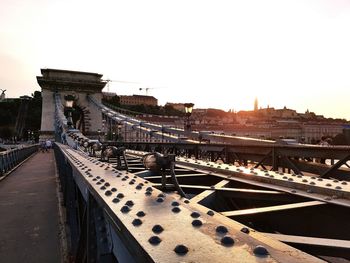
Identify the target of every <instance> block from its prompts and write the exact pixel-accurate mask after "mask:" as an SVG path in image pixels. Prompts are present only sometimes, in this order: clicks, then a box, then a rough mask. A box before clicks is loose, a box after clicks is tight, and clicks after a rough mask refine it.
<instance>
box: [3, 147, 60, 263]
mask: <svg viewBox="0 0 350 263" xmlns="http://www.w3.org/2000/svg"><path fill="white" fill-rule="evenodd" d="M57 202H58V201H57V196H56V177H55V158H54V154H53V150H51V152H49V153H42V152H38V153H36V154H35V155H34V156H32V157H31V158H30V159H29V160H28V161H26V162H25V163H24V164H23V165H22V166H21V167H19V168H18V169H17V170H15V171H14V172H13V173H12V174H10V175H9V176H8V177H7V178H6V179H5V180H3V181H1V182H0V261H1V262H11V263H12V262H21V263H22V262H61V259H60V243H59V216H58V204H57Z"/></svg>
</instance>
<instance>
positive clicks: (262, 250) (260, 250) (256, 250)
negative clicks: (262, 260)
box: [253, 245, 269, 257]
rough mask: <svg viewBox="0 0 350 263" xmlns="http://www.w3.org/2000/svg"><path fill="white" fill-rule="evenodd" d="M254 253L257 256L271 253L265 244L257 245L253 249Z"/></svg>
mask: <svg viewBox="0 0 350 263" xmlns="http://www.w3.org/2000/svg"><path fill="white" fill-rule="evenodd" d="M253 252H254V254H255V255H256V256H260V257H265V256H267V255H268V254H269V252H268V251H267V249H266V248H265V247H263V246H260V245H259V246H256V247H255V248H254V250H253Z"/></svg>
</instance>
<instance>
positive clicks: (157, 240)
mask: <svg viewBox="0 0 350 263" xmlns="http://www.w3.org/2000/svg"><path fill="white" fill-rule="evenodd" d="M148 242H150V243H151V244H152V245H158V244H159V243H160V242H162V240H161V239H160V238H159V237H158V236H152V237H150V239H148Z"/></svg>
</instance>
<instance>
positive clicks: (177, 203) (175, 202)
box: [171, 201, 180, 206]
mask: <svg viewBox="0 0 350 263" xmlns="http://www.w3.org/2000/svg"><path fill="white" fill-rule="evenodd" d="M171 205H172V206H179V205H180V204H179V202H177V201H173V202H172V203H171Z"/></svg>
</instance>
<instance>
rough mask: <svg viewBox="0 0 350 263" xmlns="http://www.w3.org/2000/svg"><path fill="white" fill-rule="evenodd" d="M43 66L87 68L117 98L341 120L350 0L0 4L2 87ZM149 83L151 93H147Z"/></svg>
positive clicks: (11, 89) (29, 82)
mask: <svg viewBox="0 0 350 263" xmlns="http://www.w3.org/2000/svg"><path fill="white" fill-rule="evenodd" d="M40 68H58V69H69V70H81V71H91V72H97V73H101V74H104V77H105V78H109V79H112V80H121V81H131V82H138V83H140V84H121V83H119V84H118V83H111V85H110V87H109V89H110V91H115V92H117V93H118V94H140V93H142V94H144V93H145V92H140V91H139V90H138V89H139V88H140V87H142V88H146V87H155V89H151V90H150V92H149V94H150V95H153V96H155V97H157V98H158V100H159V103H160V104H164V103H166V102H168V101H169V102H193V103H195V107H197V108H202V107H214V108H222V109H224V110H228V109H231V108H233V109H235V110H242V109H245V110H248V109H253V103H254V98H255V97H258V99H259V104H260V106H262V107H266V106H267V105H270V107H276V108H281V107H283V106H287V107H288V108H293V109H296V110H297V111H298V112H304V111H305V110H307V109H309V110H310V111H315V112H316V113H317V114H324V115H325V116H327V117H341V118H346V119H350V111H349V109H350V106H349V104H350V1H347V0H328V1H326V0H314V1H311V0H310V1H307V0H300V1H298V0H290V1H283V0H275V1H270V0H266V1H261V0H255V1H249V0H247V1H246V0H244V1H233V0H230V1H220V0H213V1H205V0H198V1H193V0H176V1H175V0H174V1H167V0H157V1H154V0H147V1H145V0H143V1H133V0H128V1H125V0H124V1H117V0H111V1H106V0H99V1H89V0H46V1H44V0H1V2H0V69H1V70H0V89H7V92H6V94H7V97H18V96H19V95H23V94H31V93H32V92H33V91H34V90H39V86H38V85H37V83H36V79H35V76H37V75H40ZM156 87H158V88H156Z"/></svg>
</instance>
